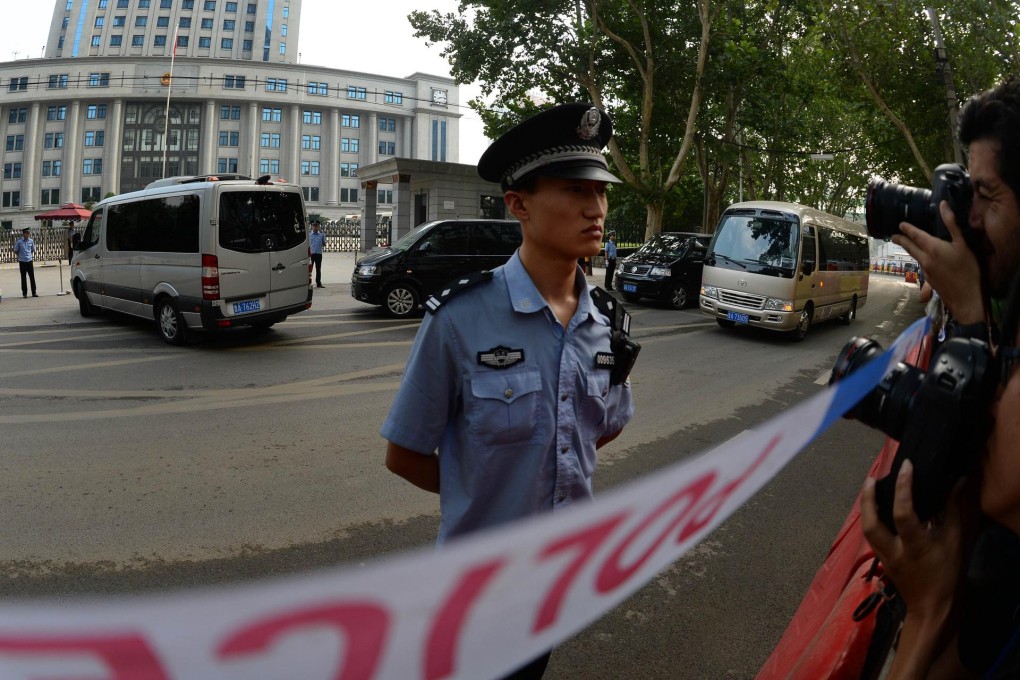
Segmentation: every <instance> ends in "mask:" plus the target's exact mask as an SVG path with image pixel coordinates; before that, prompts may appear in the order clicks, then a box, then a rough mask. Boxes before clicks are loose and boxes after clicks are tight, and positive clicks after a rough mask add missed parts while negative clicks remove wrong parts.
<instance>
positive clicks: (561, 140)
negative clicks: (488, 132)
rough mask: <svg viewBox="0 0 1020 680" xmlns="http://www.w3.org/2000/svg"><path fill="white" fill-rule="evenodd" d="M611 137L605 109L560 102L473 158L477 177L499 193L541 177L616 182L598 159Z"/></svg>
mask: <svg viewBox="0 0 1020 680" xmlns="http://www.w3.org/2000/svg"><path fill="white" fill-rule="evenodd" d="M612 136H613V121H612V120H611V119H610V118H609V115H608V114H607V113H605V112H604V111H600V110H599V109H597V108H596V107H594V106H592V105H591V104H585V103H578V104H560V105H559V106H554V107H552V108H550V109H546V110H545V111H542V112H540V113H537V114H535V115H534V116H532V117H531V118H528V119H527V120H525V121H523V122H522V123H519V124H517V125H516V126H514V127H513V128H511V129H510V130H507V131H506V132H505V133H504V134H503V135H501V136H500V137H499V139H497V140H496V141H494V142H493V143H492V145H490V146H489V148H488V149H486V150H485V153H483V154H482V157H481V158H480V159H479V160H478V174H479V176H481V178H482V179H484V180H487V181H489V182H499V183H500V184H501V185H502V186H503V188H504V189H507V188H509V187H513V186H517V185H519V184H521V182H523V181H526V180H529V179H531V178H532V177H540V176H542V177H566V178H569V179H592V180H597V181H601V182H616V183H620V182H621V180H620V179H619V178H618V177H616V175H614V174H612V173H611V172H609V165H608V164H607V163H606V158H605V156H603V155H602V149H604V148H605V146H606V144H608V143H609V138H610V137H612Z"/></svg>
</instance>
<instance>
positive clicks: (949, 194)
mask: <svg viewBox="0 0 1020 680" xmlns="http://www.w3.org/2000/svg"><path fill="white" fill-rule="evenodd" d="M973 195H974V192H973V188H972V187H971V184H970V175H968V174H967V171H966V170H965V169H964V167H963V166H962V165H959V164H957V163H945V164H943V165H940V166H938V167H937V168H935V172H934V174H932V178H931V191H929V190H928V189H918V188H915V187H908V186H906V185H904V184H892V183H890V182H886V181H883V180H880V179H876V180H872V181H871V183H870V184H868V193H867V198H866V199H865V208H864V218H865V219H864V221H865V223H866V224H867V227H868V234H870V235H871V237H872V238H881V239H888V238H889V237H890V236H892V235H893V234H896V233H898V232H899V230H900V222H910V223H911V224H913V225H914V226H915V227H917V228H918V229H922V230H924V231H926V232H927V233H929V234H932V235H933V236H938V237H939V238H940V239H942V240H944V241H949V240H950V238H949V231H948V230H947V229H946V224H945V222H943V221H942V215H941V214H940V213H939V203H941V202H942V201H943V200H946V201H948V202H949V207H951V208H952V209H953V215H955V216H956V224H958V225H959V227H960V229H961V230H963V233H964V234H965V235H967V234H968V233H969V231H970V229H969V225H968V221H967V220H968V214H969V213H970V204H971V199H972V197H973Z"/></svg>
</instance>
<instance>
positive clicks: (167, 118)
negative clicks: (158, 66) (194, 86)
mask: <svg viewBox="0 0 1020 680" xmlns="http://www.w3.org/2000/svg"><path fill="white" fill-rule="evenodd" d="M179 28H180V26H174V48H173V51H171V52H170V80H169V81H168V82H167V84H166V111H165V112H164V114H163V177H166V151H167V149H168V148H170V138H169V137H167V134H168V132H169V129H170V90H171V89H172V88H173V85H174V59H176V58H177V29H179Z"/></svg>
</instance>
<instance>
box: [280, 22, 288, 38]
mask: <svg viewBox="0 0 1020 680" xmlns="http://www.w3.org/2000/svg"><path fill="white" fill-rule="evenodd" d="M280 36H281V37H284V38H286V37H287V24H281V25H280Z"/></svg>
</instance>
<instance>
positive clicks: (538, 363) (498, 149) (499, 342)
mask: <svg viewBox="0 0 1020 680" xmlns="http://www.w3.org/2000/svg"><path fill="white" fill-rule="evenodd" d="M611 136H612V121H611V120H610V118H609V116H608V115H607V114H606V113H605V112H603V111H600V110H599V109H597V108H596V107H594V106H592V105H591V104H564V105H560V106H556V107H553V108H551V109H547V110H545V111H543V112H541V113H539V114H537V115H535V116H533V117H531V118H529V119H527V120H525V121H524V122H522V123H520V124H519V125H517V126H516V127H514V128H512V129H511V130H509V131H508V132H507V133H505V134H504V135H503V136H501V137H500V138H499V139H497V140H496V141H495V142H493V144H492V145H491V146H490V147H489V148H488V150H487V151H486V152H485V153H484V154H483V155H482V158H481V159H480V161H479V164H478V174H479V175H480V176H481V177H482V179H485V180H487V181H491V182H500V184H501V186H502V189H503V191H504V194H503V200H504V202H505V204H506V206H507V208H508V210H509V211H510V212H511V214H513V215H514V217H516V218H517V219H518V220H519V221H520V223H521V231H522V234H523V237H524V240H523V243H522V245H521V247H520V248H519V249H518V250H517V252H516V253H515V254H514V255H513V256H512V257H511V258H510V260H509V261H508V262H507V263H506V264H505V265H503V266H501V267H497V268H496V269H494V270H493V271H491V272H485V273H480V274H477V275H474V276H471V277H467V278H466V279H465V280H463V281H462V282H461V283H460V284H459V285H454V286H451V288H450V290H449V292H448V293H447V294H445V295H443V296H441V297H439V298H436V297H433V298H431V299H429V300H428V301H427V302H426V305H425V306H426V309H427V310H428V314H426V318H425V320H424V322H423V323H422V325H421V328H420V329H419V331H418V336H417V338H416V339H415V344H414V347H413V348H412V350H411V356H410V359H409V360H408V364H407V369H406V371H405V373H404V377H403V381H402V383H401V386H400V389H399V391H398V393H397V396H396V399H395V400H394V403H393V406H392V408H391V410H390V413H389V415H388V417H387V418H386V421H385V423H384V424H383V427H382V436H383V437H384V438H385V439H386V440H387V441H388V444H387V449H386V465H387V467H388V468H389V469H390V470H391V471H392V472H394V473H396V474H397V475H400V476H401V477H403V478H405V479H406V480H408V481H409V482H411V483H412V484H414V485H416V486H418V487H420V488H422V489H425V490H427V491H432V492H434V493H438V494H439V503H440V528H439V538H438V541H439V543H442V542H444V541H446V540H448V539H451V538H454V537H456V536H460V535H462V534H466V533H469V532H472V531H477V530H479V529H485V528H488V527H493V526H497V525H500V524H503V523H505V522H509V521H512V520H515V519H520V518H522V517H527V516H530V515H534V514H537V513H542V512H548V511H550V510H556V509H560V508H567V507H570V506H571V505H573V504H574V503H577V502H581V501H585V500H588V499H589V498H591V496H592V476H593V474H594V471H595V458H596V456H595V451H596V449H598V448H599V447H600V446H602V445H603V444H605V443H607V442H609V441H612V440H613V439H614V438H615V437H616V436H618V435H619V434H620V432H621V431H622V430H623V427H624V425H625V424H626V423H627V422H628V421H629V420H630V418H631V415H632V414H633V404H632V401H631V392H630V384H629V381H627V380H625V379H624V378H625V376H624V377H623V378H621V377H618V376H616V372H614V371H612V368H613V364H614V360H615V358H616V357H615V356H614V345H613V344H612V343H611V339H612V338H613V326H614V325H615V321H614V319H613V315H612V313H603V312H602V311H600V309H599V307H598V306H596V303H595V300H596V298H598V295H597V294H596V296H595V297H593V296H592V294H591V289H590V288H589V286H588V284H587V282H586V280H585V277H584V273H583V272H582V271H581V269H580V268H579V267H578V264H577V262H578V258H580V257H593V256H595V255H597V254H598V252H599V250H601V247H602V232H603V222H604V219H605V216H606V209H607V203H606V187H607V184H608V183H609V182H619V181H620V180H619V179H617V178H616V177H615V176H614V175H613V174H612V173H610V172H609V169H608V165H607V163H606V160H605V157H604V156H603V154H602V149H603V148H604V147H605V146H606V144H607V143H608V141H609V138H610V137H611ZM605 297H607V298H608V297H609V296H608V295H606V296H605ZM610 299H611V298H610ZM613 302H614V303H615V301H613ZM613 311H618V310H613ZM614 342H615V341H614ZM611 373H612V374H613V376H611ZM611 377H612V379H611ZM548 658H549V656H548V655H544V656H542V657H540V658H539V659H536V660H534V661H533V662H532V663H530V664H528V665H527V666H525V667H524V668H522V669H520V670H519V671H518V672H517V673H515V674H514V675H512V676H510V677H513V678H540V677H541V676H542V673H543V672H544V670H545V666H546V663H547V662H548Z"/></svg>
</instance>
